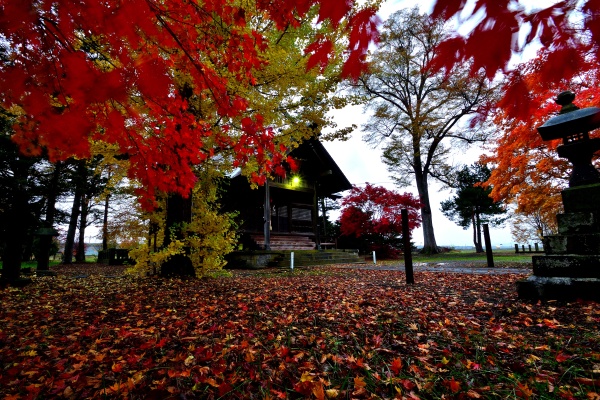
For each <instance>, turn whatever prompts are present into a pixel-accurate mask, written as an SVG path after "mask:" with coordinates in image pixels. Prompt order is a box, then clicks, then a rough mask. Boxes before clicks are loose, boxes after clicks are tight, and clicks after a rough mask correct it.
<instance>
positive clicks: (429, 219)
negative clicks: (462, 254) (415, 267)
mask: <svg viewBox="0 0 600 400" xmlns="http://www.w3.org/2000/svg"><path fill="white" fill-rule="evenodd" d="M417 170H418V171H417ZM415 175H416V177H417V179H416V183H417V191H418V193H419V201H420V202H421V221H422V222H421V223H422V227H423V250H422V252H423V253H426V254H437V253H439V252H440V249H439V247H438V246H437V243H436V241H435V234H434V232H433V215H432V213H431V202H430V200H429V187H428V186H427V177H426V176H424V174H423V173H422V172H421V170H420V167H419V166H417V165H415Z"/></svg>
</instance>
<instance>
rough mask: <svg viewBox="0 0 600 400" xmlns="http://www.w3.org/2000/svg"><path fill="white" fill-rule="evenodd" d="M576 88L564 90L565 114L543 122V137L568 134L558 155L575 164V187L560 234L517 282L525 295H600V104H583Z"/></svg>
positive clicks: (547, 240)
mask: <svg viewBox="0 0 600 400" xmlns="http://www.w3.org/2000/svg"><path fill="white" fill-rule="evenodd" d="M574 99H575V94H574V93H573V92H568V91H567V92H563V93H560V94H559V95H558V96H557V98H556V102H557V103H558V104H560V105H561V106H562V109H561V111H560V113H559V115H557V116H555V117H553V118H550V119H549V120H548V121H546V123H544V124H543V125H542V126H540V127H539V128H538V132H539V133H540V135H541V137H542V139H544V140H553V139H562V140H563V144H562V145H561V146H559V147H558V148H557V152H558V155H559V156H560V157H562V158H566V159H568V160H569V161H570V162H571V163H572V164H573V169H572V172H571V177H570V179H569V187H568V188H567V189H565V190H563V191H562V193H561V195H562V201H563V206H564V213H563V214H558V215H557V216H556V217H557V222H558V235H550V236H546V237H544V251H545V254H546V255H544V256H534V257H533V259H532V261H533V275H532V276H530V277H529V278H527V279H526V280H523V281H520V282H518V283H517V291H518V294H519V297H520V298H525V299H532V300H537V299H557V300H575V299H586V300H600V172H598V170H597V169H596V168H594V166H593V164H592V158H593V156H594V154H595V153H596V152H597V151H599V150H600V139H599V138H594V139H592V138H590V137H589V132H590V131H592V130H594V129H596V128H599V127H600V108H598V107H589V108H584V109H579V108H578V107H577V106H575V105H574V104H573V100H574Z"/></svg>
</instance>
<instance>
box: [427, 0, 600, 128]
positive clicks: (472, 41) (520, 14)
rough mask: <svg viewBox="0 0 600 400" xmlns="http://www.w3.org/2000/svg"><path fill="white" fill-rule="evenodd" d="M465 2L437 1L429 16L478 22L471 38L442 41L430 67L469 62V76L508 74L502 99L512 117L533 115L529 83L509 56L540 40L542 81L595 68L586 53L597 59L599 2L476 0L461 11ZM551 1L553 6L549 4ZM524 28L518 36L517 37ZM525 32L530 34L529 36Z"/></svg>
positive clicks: (592, 0) (594, 0)
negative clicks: (534, 2)
mask: <svg viewBox="0 0 600 400" xmlns="http://www.w3.org/2000/svg"><path fill="white" fill-rule="evenodd" d="M466 3H467V2H465V1H463V0H437V1H436V4H435V6H434V11H433V17H434V18H437V17H443V18H446V19H450V18H451V17H457V18H459V21H460V22H465V21H468V20H470V19H472V20H477V21H478V22H477V23H476V24H475V26H474V28H473V29H472V30H471V31H470V32H469V34H467V35H465V36H463V35H459V34H456V35H455V36H453V37H452V38H450V39H448V40H447V41H445V42H443V43H442V44H441V45H440V47H439V49H438V54H437V56H436V58H435V59H434V60H433V64H434V65H435V66H437V67H438V68H446V69H448V70H449V69H450V68H449V67H451V66H452V65H455V64H458V63H464V62H465V61H467V60H471V61H472V63H471V64H470V65H471V71H472V72H473V73H475V72H478V71H480V70H481V69H483V70H485V71H486V73H487V75H488V77H490V78H492V77H494V76H495V74H496V72H498V71H502V72H505V73H506V74H507V78H508V83H507V84H506V85H505V93H504V96H503V99H502V101H501V106H502V107H504V108H505V109H506V110H507V111H508V112H509V113H510V115H511V116H513V117H517V118H525V117H527V116H528V115H530V114H531V113H532V112H535V107H536V104H535V102H532V101H531V100H532V99H531V97H532V96H531V95H530V91H529V87H528V85H527V82H526V81H527V80H526V79H525V77H524V76H523V74H522V71H521V70H520V69H517V68H515V69H511V68H510V61H511V57H512V56H513V55H515V54H517V55H518V54H521V53H522V52H523V50H524V49H525V48H526V47H527V46H529V45H531V44H532V43H534V42H539V44H541V46H542V50H541V51H542V53H544V57H545V60H546V61H545V63H544V64H543V65H540V66H539V70H538V77H539V79H541V80H543V81H548V82H559V81H560V80H563V79H564V80H570V79H571V78H573V77H574V76H575V75H576V74H578V73H581V72H582V71H586V70H590V68H592V69H593V68H597V66H596V65H593V64H591V63H590V62H589V60H590V57H589V56H590V55H593V56H595V59H598V56H599V55H600V46H598V44H599V43H600V1H597V0H582V1H572V0H563V1H558V2H547V3H548V4H544V5H543V6H541V7H540V6H539V5H538V4H536V5H535V6H536V8H535V9H533V10H530V9H528V7H526V3H531V2H526V1H523V0H517V1H514V0H480V1H477V2H476V3H475V7H474V8H473V9H472V10H471V9H470V10H469V11H470V12H465V8H466ZM551 3H554V4H551ZM522 28H524V30H523V33H527V34H526V35H522V38H521V39H519V33H520V32H521V30H522ZM527 29H529V31H528V32H527Z"/></svg>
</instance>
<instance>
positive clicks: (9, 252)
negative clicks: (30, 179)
mask: <svg viewBox="0 0 600 400" xmlns="http://www.w3.org/2000/svg"><path fill="white" fill-rule="evenodd" d="M24 193H25V192H24V191H22V190H17V191H15V193H14V195H13V196H12V199H13V203H12V204H11V205H10V206H9V207H10V212H8V213H6V214H7V222H8V226H10V227H11V230H10V233H9V234H8V235H6V249H5V251H4V257H3V260H2V263H3V267H2V280H3V281H5V282H9V283H14V282H16V281H18V280H19V277H20V275H21V261H22V258H23V244H24V242H25V236H26V235H27V225H26V224H25V223H23V217H24V216H25V215H26V214H27V211H28V210H27V197H26V196H25V195H24Z"/></svg>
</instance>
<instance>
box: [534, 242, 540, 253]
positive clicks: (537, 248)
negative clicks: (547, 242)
mask: <svg viewBox="0 0 600 400" xmlns="http://www.w3.org/2000/svg"><path fill="white" fill-rule="evenodd" d="M534 246H535V252H536V253H538V252H539V251H540V247H539V246H538V244H537V243H534Z"/></svg>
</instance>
